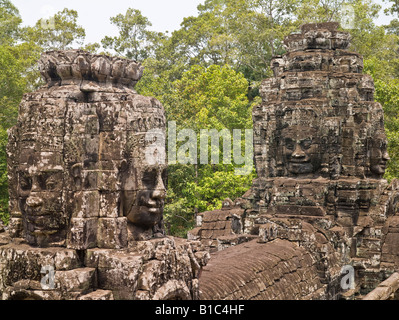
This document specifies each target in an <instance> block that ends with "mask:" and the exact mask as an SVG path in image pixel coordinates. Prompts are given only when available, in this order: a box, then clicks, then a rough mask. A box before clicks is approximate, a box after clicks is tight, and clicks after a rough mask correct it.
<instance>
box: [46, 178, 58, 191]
mask: <svg viewBox="0 0 399 320" xmlns="http://www.w3.org/2000/svg"><path fill="white" fill-rule="evenodd" d="M56 186H57V183H56V182H55V181H54V180H53V179H48V180H47V181H46V190H49V191H52V190H54V189H55V188H56Z"/></svg>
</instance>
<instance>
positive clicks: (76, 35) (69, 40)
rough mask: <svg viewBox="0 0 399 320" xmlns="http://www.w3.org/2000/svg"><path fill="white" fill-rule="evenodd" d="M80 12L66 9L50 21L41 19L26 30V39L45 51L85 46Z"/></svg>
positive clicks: (49, 19) (84, 34)
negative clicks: (79, 19)
mask: <svg viewBox="0 0 399 320" xmlns="http://www.w3.org/2000/svg"><path fill="white" fill-rule="evenodd" d="M77 20H78V12H77V11H75V10H70V9H67V8H65V9H64V10H62V11H59V12H57V13H56V14H55V15H54V16H52V17H50V18H48V19H40V20H38V21H37V22H36V24H35V26H34V27H27V28H26V29H25V30H24V39H25V41H27V42H33V43H35V44H37V45H38V46H39V47H40V48H41V49H42V50H43V51H47V50H66V49H72V48H73V46H76V45H78V46H81V45H83V41H84V39H85V36H86V33H85V30H84V28H83V27H81V26H79V25H78V23H77Z"/></svg>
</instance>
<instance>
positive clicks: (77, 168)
mask: <svg viewBox="0 0 399 320" xmlns="http://www.w3.org/2000/svg"><path fill="white" fill-rule="evenodd" d="M82 170H83V166H82V164H81V163H76V164H74V165H73V166H72V168H71V175H72V177H74V178H80V177H81V176H82Z"/></svg>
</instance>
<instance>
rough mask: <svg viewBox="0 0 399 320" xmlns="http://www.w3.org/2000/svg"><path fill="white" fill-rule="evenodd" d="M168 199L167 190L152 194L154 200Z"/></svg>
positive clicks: (157, 190) (156, 191) (159, 190)
mask: <svg viewBox="0 0 399 320" xmlns="http://www.w3.org/2000/svg"><path fill="white" fill-rule="evenodd" d="M165 197H166V190H165V189H156V190H154V192H153V193H152V198H153V199H165Z"/></svg>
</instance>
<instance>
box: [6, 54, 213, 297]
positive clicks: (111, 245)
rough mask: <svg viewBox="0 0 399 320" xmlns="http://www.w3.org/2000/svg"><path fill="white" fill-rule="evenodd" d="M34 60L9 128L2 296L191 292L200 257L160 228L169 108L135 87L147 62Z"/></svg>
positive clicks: (70, 57) (84, 57) (83, 57)
mask: <svg viewBox="0 0 399 320" xmlns="http://www.w3.org/2000/svg"><path fill="white" fill-rule="evenodd" d="M39 68H40V71H41V74H42V76H43V78H44V79H45V80H46V84H45V85H44V86H43V87H42V88H40V89H39V90H37V91H35V92H32V93H28V94H25V95H24V97H23V99H22V102H21V104H20V107H19V116H18V123H17V125H16V126H15V127H13V128H12V129H11V130H10V132H9V144H8V172H9V189H10V212H11V218H10V226H9V228H8V232H6V233H3V234H0V297H1V296H2V297H3V299H25V298H26V299H32V298H33V299H169V298H176V299H177V298H182V299H194V298H196V297H198V286H197V285H196V283H197V280H196V274H197V271H198V270H197V269H199V268H200V265H199V263H202V262H198V261H200V260H201V259H202V258H204V259H205V260H206V257H207V253H206V252H203V255H202V256H201V254H200V253H197V258H199V260H198V261H197V258H196V257H195V253H196V252H197V251H198V250H197V249H198V248H199V247H198V246H197V244H196V243H194V242H187V241H184V240H177V239H176V240H175V239H174V238H171V237H166V236H165V232H164V229H163V207H164V199H165V193H166V187H165V186H166V174H167V172H166V169H167V163H166V161H165V160H166V159H165V139H166V136H165V131H166V130H165V128H166V124H165V113H164V109H163V107H162V105H161V104H160V102H159V101H158V100H156V99H154V98H150V97H144V96H141V95H139V94H137V92H136V91H135V90H134V86H135V85H136V83H137V82H138V81H139V80H140V78H141V76H142V73H143V67H142V66H141V65H140V64H139V63H138V62H136V61H131V60H127V59H120V58H114V57H109V56H104V55H94V54H90V53H88V52H84V51H81V50H68V51H51V52H46V53H44V54H43V55H42V57H41V59H40V61H39ZM201 257H202V258H201ZM205 260H204V261H205ZM204 261H203V262H204ZM193 266H194V267H193ZM195 268H197V269H195ZM43 272H44V274H43ZM46 272H47V275H46ZM46 277H47V278H46ZM43 279H46V281H47V282H49V283H45V284H44V285H43V281H42V280H43Z"/></svg>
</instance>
